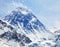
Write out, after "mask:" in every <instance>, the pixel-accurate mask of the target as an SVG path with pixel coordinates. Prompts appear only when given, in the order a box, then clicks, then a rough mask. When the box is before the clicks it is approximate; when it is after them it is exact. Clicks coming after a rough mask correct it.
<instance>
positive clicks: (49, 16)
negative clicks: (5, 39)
mask: <svg viewBox="0 0 60 47" xmlns="http://www.w3.org/2000/svg"><path fill="white" fill-rule="evenodd" d="M21 3H22V4H23V5H25V6H27V8H29V9H31V10H32V13H34V14H35V16H36V17H37V18H38V19H39V20H40V21H41V22H42V23H43V24H44V25H45V26H46V28H48V29H50V30H51V31H55V29H57V30H58V29H60V0H0V17H1V18H2V17H4V16H6V15H8V14H9V13H10V12H11V11H12V10H13V9H15V7H16V6H13V4H15V5H16V4H17V5H19V4H21Z"/></svg>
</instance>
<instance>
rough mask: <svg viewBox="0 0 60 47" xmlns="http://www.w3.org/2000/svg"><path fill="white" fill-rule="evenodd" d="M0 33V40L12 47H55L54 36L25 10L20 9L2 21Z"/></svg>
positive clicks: (0, 21)
mask: <svg viewBox="0 0 60 47" xmlns="http://www.w3.org/2000/svg"><path fill="white" fill-rule="evenodd" d="M0 31H1V33H0V39H1V40H6V44H7V43H8V44H7V45H9V46H10V45H12V47H20V46H21V47H53V46H54V45H55V43H54V42H53V40H52V39H53V37H54V34H52V33H51V32H50V31H48V30H47V29H46V28H45V26H44V25H43V24H42V23H41V22H40V21H39V20H38V19H37V17H36V16H35V15H34V14H33V13H31V12H30V11H29V10H28V9H25V8H21V7H19V8H18V9H16V10H14V11H12V12H11V13H10V14H9V15H7V16H5V17H4V18H3V20H0ZM13 45H16V46H13ZM17 45H18V46H17Z"/></svg>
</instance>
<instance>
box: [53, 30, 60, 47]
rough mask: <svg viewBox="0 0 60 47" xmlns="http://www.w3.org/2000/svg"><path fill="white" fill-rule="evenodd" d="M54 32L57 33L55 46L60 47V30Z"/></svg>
mask: <svg viewBox="0 0 60 47" xmlns="http://www.w3.org/2000/svg"><path fill="white" fill-rule="evenodd" d="M54 34H55V42H56V46H55V47H60V30H57V31H55V32H54Z"/></svg>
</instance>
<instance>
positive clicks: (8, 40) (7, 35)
mask: <svg viewBox="0 0 60 47" xmlns="http://www.w3.org/2000/svg"><path fill="white" fill-rule="evenodd" d="M31 42H32V41H31V40H30V39H29V38H28V37H27V36H26V35H24V34H22V33H18V30H17V29H16V28H15V27H14V26H13V25H10V24H9V23H8V22H6V21H4V20H2V19H0V46H1V45H2V47H4V46H3V45H8V46H9V45H11V46H12V47H14V43H18V44H19V46H20V45H21V46H25V44H27V45H28V44H29V43H31ZM12 43H13V44H12ZM15 45H16V44H15ZM16 47H17V45H16Z"/></svg>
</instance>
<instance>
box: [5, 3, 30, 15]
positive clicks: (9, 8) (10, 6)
mask: <svg viewBox="0 0 60 47" xmlns="http://www.w3.org/2000/svg"><path fill="white" fill-rule="evenodd" d="M27 9H28V10H29V11H31V10H30V9H29V8H27V6H25V5H24V4H22V3H19V2H18V3H17V2H12V3H9V4H8V5H6V12H5V13H6V14H7V15H8V14H10V13H11V11H13V10H15V11H20V12H21V13H22V14H24V15H26V14H28V13H29V12H28V10H27ZM11 14H12V13H11Z"/></svg>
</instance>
